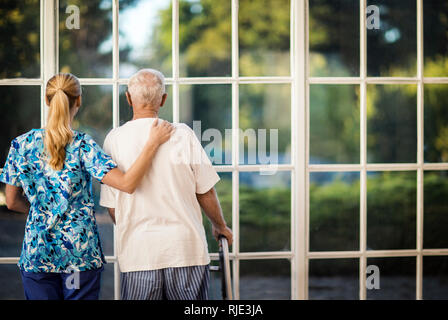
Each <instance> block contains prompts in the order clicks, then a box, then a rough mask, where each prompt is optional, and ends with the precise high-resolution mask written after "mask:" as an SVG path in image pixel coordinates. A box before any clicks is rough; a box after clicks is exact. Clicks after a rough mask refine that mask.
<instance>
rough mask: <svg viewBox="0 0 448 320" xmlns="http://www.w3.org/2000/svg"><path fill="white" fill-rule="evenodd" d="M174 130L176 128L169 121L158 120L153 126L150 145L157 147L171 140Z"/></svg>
mask: <svg viewBox="0 0 448 320" xmlns="http://www.w3.org/2000/svg"><path fill="white" fill-rule="evenodd" d="M174 130H175V128H174V126H173V125H172V124H171V123H169V122H168V121H165V120H158V119H156V120H154V121H153V123H152V125H151V129H150V135H149V139H148V143H149V144H156V145H161V144H164V143H165V142H167V141H168V140H169V139H170V137H171V135H172V134H173V132H174Z"/></svg>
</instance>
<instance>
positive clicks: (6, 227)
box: [0, 183, 28, 257]
mask: <svg viewBox="0 0 448 320" xmlns="http://www.w3.org/2000/svg"><path fill="white" fill-rule="evenodd" d="M5 200H6V198H5V184H4V183H0V257H18V256H20V253H21V252H22V242H23V237H24V235H25V222H26V219H27V217H28V215H26V214H22V213H17V212H13V211H10V210H8V208H7V207H6V201H5Z"/></svg>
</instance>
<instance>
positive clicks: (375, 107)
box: [367, 84, 417, 163]
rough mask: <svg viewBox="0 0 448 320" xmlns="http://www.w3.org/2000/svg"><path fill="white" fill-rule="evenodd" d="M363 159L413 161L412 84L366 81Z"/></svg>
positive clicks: (414, 116)
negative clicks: (367, 83) (379, 83)
mask: <svg viewBox="0 0 448 320" xmlns="http://www.w3.org/2000/svg"><path fill="white" fill-rule="evenodd" d="M367 160H368V162H370V163H397V162H401V163H403V162H404V163H411V162H414V163H415V162H416V161H417V86H416V85H413V84H412V85H367Z"/></svg>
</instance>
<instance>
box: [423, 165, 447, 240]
mask: <svg viewBox="0 0 448 320" xmlns="http://www.w3.org/2000/svg"><path fill="white" fill-rule="evenodd" d="M447 175H448V171H432V172H428V171H426V172H425V177H424V203H425V204H424V220H423V228H424V229H423V235H424V237H423V248H432V249H436V248H448V238H447V236H446V235H447V234H448V214H447V213H448V179H447V178H448V177H447Z"/></svg>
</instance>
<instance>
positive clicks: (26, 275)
mask: <svg viewBox="0 0 448 320" xmlns="http://www.w3.org/2000/svg"><path fill="white" fill-rule="evenodd" d="M103 269H104V267H101V268H99V269H96V270H88V271H80V272H79V273H78V275H79V277H78V275H76V274H75V273H50V272H48V273H47V272H25V271H23V270H21V271H20V272H21V274H22V282H23V289H24V291H25V297H26V299H27V300H98V298H99V294H100V285H101V272H102V271H103Z"/></svg>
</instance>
